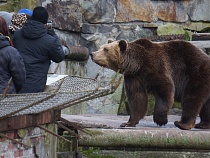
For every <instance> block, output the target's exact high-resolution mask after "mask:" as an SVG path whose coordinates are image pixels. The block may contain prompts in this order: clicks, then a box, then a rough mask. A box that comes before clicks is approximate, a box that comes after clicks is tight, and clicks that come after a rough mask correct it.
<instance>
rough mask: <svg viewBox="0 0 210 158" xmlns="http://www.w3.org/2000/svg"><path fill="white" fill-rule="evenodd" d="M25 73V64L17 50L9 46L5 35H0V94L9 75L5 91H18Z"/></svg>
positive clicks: (23, 80) (9, 92)
mask: <svg viewBox="0 0 210 158" xmlns="http://www.w3.org/2000/svg"><path fill="white" fill-rule="evenodd" d="M25 75H26V72H25V66H24V63H23V59H22V57H21V56H20V54H19V52H18V51H17V50H16V49H15V48H14V47H12V46H10V43H9V41H8V39H7V38H6V37H5V36H3V35H0V94H3V92H4V90H5V88H6V86H7V84H8V81H9V79H10V78H11V77H12V82H11V84H10V86H9V89H8V91H7V93H8V94H11V93H18V92H19V91H20V89H21V88H22V85H23V84H24V82H25Z"/></svg>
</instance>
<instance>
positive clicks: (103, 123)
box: [61, 114, 210, 131]
mask: <svg viewBox="0 0 210 158" xmlns="http://www.w3.org/2000/svg"><path fill="white" fill-rule="evenodd" d="M61 117H63V118H65V119H67V120H69V121H70V122H75V123H77V124H79V125H81V126H82V127H85V128H118V129H119V128H120V125H121V124H122V123H124V122H127V121H128V119H129V116H122V115H108V114H97V115H92V114H91V115H66V114H62V115H61ZM180 118H181V116H177V115H168V123H167V124H166V125H165V126H162V127H160V126H157V125H156V124H155V123H154V122H153V116H145V117H144V119H142V120H140V121H139V124H137V125H136V127H135V128H134V129H147V130H149V129H156V130H161V129H164V130H165V129H166V128H167V129H168V128H169V129H174V130H180V129H178V128H177V127H176V126H175V125H174V121H179V120H180ZM197 122H199V117H198V118H197ZM126 128H127V129H128V127H126ZM194 130H198V129H191V131H194ZM204 131H206V130H204ZM209 131H210V130H209Z"/></svg>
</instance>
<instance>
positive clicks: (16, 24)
mask: <svg viewBox="0 0 210 158" xmlns="http://www.w3.org/2000/svg"><path fill="white" fill-rule="evenodd" d="M26 20H27V17H26V14H22V13H21V14H13V15H12V20H11V24H10V25H9V31H10V32H11V33H14V32H15V31H16V30H17V29H20V28H22V27H23V25H24V24H25V22H26Z"/></svg>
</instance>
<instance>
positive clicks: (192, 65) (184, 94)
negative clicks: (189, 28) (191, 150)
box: [91, 39, 210, 130]
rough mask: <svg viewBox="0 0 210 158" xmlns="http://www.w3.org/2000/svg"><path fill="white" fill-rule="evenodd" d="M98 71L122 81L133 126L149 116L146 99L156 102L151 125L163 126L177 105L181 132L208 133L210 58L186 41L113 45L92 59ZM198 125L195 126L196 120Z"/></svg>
mask: <svg viewBox="0 0 210 158" xmlns="http://www.w3.org/2000/svg"><path fill="white" fill-rule="evenodd" d="M91 57H92V60H93V61H94V62H95V63H97V64H98V65H101V66H104V67H106V68H109V69H112V70H114V71H118V70H120V72H121V73H122V74H123V75H124V82H125V88H126V94H127V98H128V103H129V107H130V118H129V121H128V122H127V123H123V124H122V125H121V126H122V127H125V126H135V125H136V124H138V122H139V120H140V119H142V118H143V117H144V116H145V114H146V111H147V103H148V95H147V94H148V93H151V94H153V95H154V97H155V106H154V116H153V120H154V122H155V123H156V124H157V125H159V126H162V125H165V124H167V122H168V120H167V113H168V111H169V109H170V108H171V107H172V105H173V103H174V100H176V101H178V102H181V105H182V116H181V120H180V121H175V122H174V123H175V125H176V126H177V127H178V128H180V129H186V130H188V129H191V128H193V127H195V128H201V129H205V128H210V58H209V57H208V56H207V55H206V54H205V53H204V52H202V51H201V50H200V49H198V48H196V47H195V46H194V45H192V44H191V43H189V42H186V41H178V40H177V41H176V40H174V41H168V42H161V43H156V42H151V41H149V40H147V39H138V40H135V41H132V42H127V41H126V40H120V41H112V42H111V43H108V44H105V45H103V46H101V47H100V49H99V50H98V51H96V52H93V53H91ZM198 115H200V118H201V122H200V123H198V124H196V125H195V120H196V117H197V116H198Z"/></svg>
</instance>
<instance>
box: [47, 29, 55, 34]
mask: <svg viewBox="0 0 210 158" xmlns="http://www.w3.org/2000/svg"><path fill="white" fill-rule="evenodd" d="M47 33H48V34H49V35H51V36H55V35H56V34H55V31H54V29H48V30H47Z"/></svg>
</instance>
